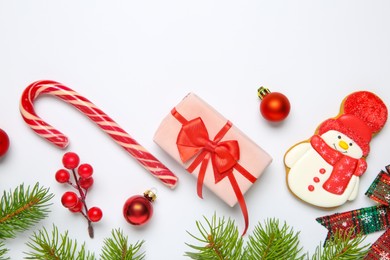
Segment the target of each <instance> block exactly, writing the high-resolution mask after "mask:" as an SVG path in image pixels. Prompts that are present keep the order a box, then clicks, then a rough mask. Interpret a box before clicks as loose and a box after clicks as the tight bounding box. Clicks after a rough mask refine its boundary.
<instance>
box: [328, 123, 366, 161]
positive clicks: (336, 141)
mask: <svg viewBox="0 0 390 260" xmlns="http://www.w3.org/2000/svg"><path fill="white" fill-rule="evenodd" d="M321 137H322V139H323V140H324V141H325V143H326V144H327V145H329V146H330V147H332V148H335V149H337V150H338V151H339V152H342V153H344V154H346V155H348V156H350V157H352V158H355V159H360V158H362V156H363V150H362V148H360V146H359V145H358V144H357V143H356V142H354V141H353V140H352V139H351V138H349V137H348V136H346V135H345V134H343V133H341V132H339V131H336V130H329V131H328V132H326V133H324V134H322V135H321ZM341 142H344V143H345V144H347V145H348V147H347V148H346V149H344V148H342V147H341V146H340V145H341Z"/></svg>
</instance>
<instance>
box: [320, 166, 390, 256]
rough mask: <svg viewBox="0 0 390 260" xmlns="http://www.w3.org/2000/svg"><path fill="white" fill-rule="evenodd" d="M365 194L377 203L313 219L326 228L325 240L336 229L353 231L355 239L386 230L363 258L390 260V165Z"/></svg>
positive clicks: (352, 236) (336, 230)
mask: <svg viewBox="0 0 390 260" xmlns="http://www.w3.org/2000/svg"><path fill="white" fill-rule="evenodd" d="M366 195H367V196H368V197H369V198H371V199H372V200H374V201H375V202H378V203H379V205H377V206H372V207H367V208H361V209H356V210H352V211H347V212H343V213H336V214H333V215H329V216H324V217H319V218H317V219H316V220H317V222H318V223H320V224H321V225H323V226H325V227H326V228H327V229H328V230H329V232H328V235H327V240H328V239H331V238H332V237H333V236H334V234H335V233H336V232H343V231H347V232H352V234H351V238H354V237H356V236H357V235H358V234H363V235H367V234H370V233H373V232H376V231H381V230H385V233H384V234H383V235H382V236H380V237H379V238H378V240H377V241H375V243H374V244H372V246H371V249H370V251H369V253H368V255H367V256H366V257H365V259H388V260H390V207H389V204H390V165H388V166H386V171H381V172H380V173H379V174H378V176H377V177H376V178H375V180H374V182H373V183H372V184H371V186H370V188H369V189H368V190H367V192H366Z"/></svg>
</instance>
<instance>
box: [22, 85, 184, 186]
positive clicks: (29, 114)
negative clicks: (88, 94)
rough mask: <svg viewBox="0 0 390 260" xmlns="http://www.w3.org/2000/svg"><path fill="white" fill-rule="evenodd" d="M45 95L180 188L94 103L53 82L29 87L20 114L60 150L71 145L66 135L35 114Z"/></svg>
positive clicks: (174, 178)
mask: <svg viewBox="0 0 390 260" xmlns="http://www.w3.org/2000/svg"><path fill="white" fill-rule="evenodd" d="M43 94H48V95H53V96H56V97H58V98H60V99H62V100H64V101H65V102H67V103H69V104H71V105H73V106H74V107H76V108H77V109H78V110H80V111H81V112H82V113H83V114H85V115H86V116H88V117H89V118H90V119H91V120H92V121H93V122H95V123H96V124H97V125H98V126H99V127H100V128H101V129H102V130H103V131H104V132H106V133H107V134H108V135H110V136H111V137H112V138H113V139H114V140H115V142H116V143H118V144H119V145H120V146H122V147H123V148H124V149H125V150H126V151H127V152H128V153H129V154H130V155H131V156H133V157H134V158H135V159H136V160H137V161H138V162H139V163H140V164H141V165H142V166H143V167H144V168H145V169H146V170H148V171H149V172H150V173H151V174H152V175H153V176H155V177H157V178H158V179H160V181H162V182H163V183H164V184H165V185H167V186H168V187H170V188H174V187H175V186H176V183H177V180H178V179H177V177H176V176H175V175H174V174H173V173H172V172H171V171H170V170H169V169H168V168H167V167H165V166H164V165H163V164H162V163H161V162H160V161H159V160H158V159H156V157H154V156H153V155H152V154H151V153H149V152H148V151H147V150H146V149H145V148H144V147H143V146H141V145H140V144H139V143H138V142H137V141H135V140H134V139H133V138H132V137H131V136H130V135H129V134H128V133H126V132H125V131H124V130H123V129H122V128H121V127H119V126H118V125H117V123H115V122H114V120H112V119H111V118H110V117H109V116H108V115H106V114H105V113H104V112H103V111H102V110H100V109H99V108H97V107H96V106H95V105H94V104H93V103H92V102H91V101H89V100H88V99H86V98H85V97H83V96H81V95H80V94H78V93H77V92H75V91H73V90H72V89H70V88H68V87H66V86H64V85H62V84H61V83H58V82H55V81H50V80H44V81H37V82H34V83H32V84H31V85H29V86H28V87H27V88H26V89H25V90H24V92H23V94H22V98H21V101H20V112H21V114H22V117H23V119H24V121H25V122H26V123H27V124H28V126H29V127H30V128H31V129H32V130H34V131H35V132H36V133H37V134H38V135H40V136H41V137H43V138H45V139H47V140H48V141H49V142H51V143H53V144H55V145H56V146H58V147H60V148H65V147H66V146H67V145H68V138H67V137H66V136H65V135H64V134H63V133H61V132H60V131H58V130H57V129H55V128H54V127H52V126H51V125H49V124H48V123H46V122H45V121H43V120H42V119H41V118H40V117H38V116H37V114H36V113H35V110H34V105H33V103H34V100H35V99H36V98H37V97H38V96H40V95H43Z"/></svg>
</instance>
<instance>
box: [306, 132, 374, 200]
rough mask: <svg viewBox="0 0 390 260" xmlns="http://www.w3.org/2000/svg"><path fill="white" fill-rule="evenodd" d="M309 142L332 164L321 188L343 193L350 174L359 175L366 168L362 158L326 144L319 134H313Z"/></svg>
mask: <svg viewBox="0 0 390 260" xmlns="http://www.w3.org/2000/svg"><path fill="white" fill-rule="evenodd" d="M310 144H311V145H312V147H313V148H314V149H315V150H316V151H317V153H318V154H319V155H321V157H322V158H323V159H324V160H325V161H326V162H327V163H329V164H330V165H332V166H333V170H332V173H331V174H330V177H329V179H328V180H326V181H325V182H324V184H323V188H324V189H325V190H326V191H328V192H330V193H333V194H337V195H341V194H343V193H344V191H345V189H346V188H347V186H348V183H349V181H350V179H351V177H352V175H355V176H361V175H362V174H363V173H364V172H365V171H366V169H367V163H366V161H365V160H364V159H362V158H360V159H355V158H352V157H350V156H348V155H346V154H343V153H341V152H339V151H337V150H336V149H335V148H332V147H330V146H329V145H328V144H326V143H325V141H324V140H323V139H322V138H321V137H320V136H319V135H314V136H313V137H312V138H311V140H310Z"/></svg>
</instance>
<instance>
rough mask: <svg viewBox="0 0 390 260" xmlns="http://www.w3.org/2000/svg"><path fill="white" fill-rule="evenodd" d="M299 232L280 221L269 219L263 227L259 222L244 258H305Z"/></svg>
mask: <svg viewBox="0 0 390 260" xmlns="http://www.w3.org/2000/svg"><path fill="white" fill-rule="evenodd" d="M298 235H299V232H294V230H293V229H292V228H290V227H288V226H287V224H286V223H284V224H283V226H282V227H280V225H279V221H278V220H275V219H268V220H267V221H266V222H265V226H264V227H263V226H262V225H261V223H258V224H257V225H256V227H255V229H254V231H253V235H250V236H249V241H248V244H247V247H246V250H244V252H245V254H244V257H243V259H263V260H266V259H304V257H305V255H304V254H301V251H302V247H300V246H299V239H298Z"/></svg>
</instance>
